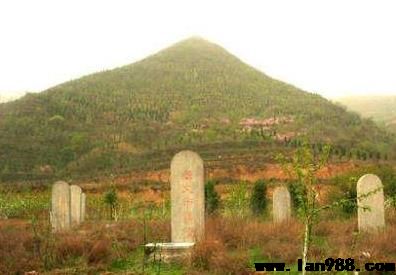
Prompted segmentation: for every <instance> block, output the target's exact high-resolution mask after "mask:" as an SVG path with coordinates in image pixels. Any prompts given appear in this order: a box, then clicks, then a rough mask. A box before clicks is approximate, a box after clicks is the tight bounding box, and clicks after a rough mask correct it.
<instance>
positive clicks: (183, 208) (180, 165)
mask: <svg viewBox="0 0 396 275" xmlns="http://www.w3.org/2000/svg"><path fill="white" fill-rule="evenodd" d="M170 181H171V212H172V214H171V215H172V221H171V226H172V242H177V243H178V242H196V241H197V240H199V239H200V238H202V236H203V234H204V226H205V225H204V223H205V197H204V196H205V195H204V167H203V161H202V159H201V157H200V156H199V155H198V154H197V153H195V152H192V151H181V152H179V153H178V154H176V155H175V156H174V157H173V159H172V162H171V175H170Z"/></svg>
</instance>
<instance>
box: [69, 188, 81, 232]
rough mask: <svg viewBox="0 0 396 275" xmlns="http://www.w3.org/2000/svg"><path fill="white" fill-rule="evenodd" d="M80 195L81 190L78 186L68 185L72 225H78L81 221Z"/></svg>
mask: <svg viewBox="0 0 396 275" xmlns="http://www.w3.org/2000/svg"><path fill="white" fill-rule="evenodd" d="M81 195H82V190H81V187H80V186H77V185H72V186H70V210H71V223H72V225H79V224H80V223H81Z"/></svg>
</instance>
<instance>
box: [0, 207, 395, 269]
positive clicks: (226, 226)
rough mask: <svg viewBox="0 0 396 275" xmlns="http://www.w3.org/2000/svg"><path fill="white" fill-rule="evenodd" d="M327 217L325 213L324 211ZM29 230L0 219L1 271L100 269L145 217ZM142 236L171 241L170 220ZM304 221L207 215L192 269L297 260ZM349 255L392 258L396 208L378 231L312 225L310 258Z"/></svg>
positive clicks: (135, 239) (129, 245) (125, 246)
mask: <svg viewBox="0 0 396 275" xmlns="http://www.w3.org/2000/svg"><path fill="white" fill-rule="evenodd" d="M329 217H330V216H329ZM38 228H39V231H38V232H37V233H38V234H37V235H35V234H33V230H32V228H31V225H30V224H29V223H21V222H13V221H9V222H8V223H7V222H1V226H0V274H18V273H19V274H23V272H27V271H33V270H36V271H40V272H41V271H46V270H64V269H65V268H67V267H71V266H78V267H79V268H89V270H91V271H92V270H93V271H92V272H97V271H105V270H107V268H108V267H109V265H110V264H111V263H112V262H113V260H115V259H124V258H127V257H129V256H130V255H131V253H133V252H134V251H136V250H137V249H138V248H139V246H140V245H142V244H144V243H145V239H144V234H143V233H144V232H143V224H142V222H141V221H137V220H131V221H127V222H119V223H112V224H106V223H99V222H95V223H86V224H84V225H83V226H82V227H81V228H79V229H78V230H73V231H70V232H67V233H62V234H54V235H53V234H50V233H49V232H48V231H46V228H47V227H46V225H45V224H43V225H40V226H38ZM147 228H148V230H147V232H146V233H147V240H146V241H170V222H169V220H156V221H154V220H153V221H149V222H147ZM302 236H303V225H302V224H301V223H300V222H299V221H297V220H291V221H289V222H288V223H284V224H273V223H272V222H271V221H262V220H259V219H254V218H251V217H250V218H245V219H242V218H227V217H220V216H217V217H209V218H207V221H206V234H205V238H204V240H202V242H200V243H198V244H197V245H196V247H195V249H194V253H193V259H192V264H191V266H190V267H189V268H190V271H191V274H208V273H210V274H250V273H251V272H252V271H253V266H252V263H251V262H250V261H251V260H250V253H251V251H252V250H253V249H254V250H255V251H256V252H257V251H259V252H260V254H261V256H262V259H266V260H267V261H282V262H286V263H288V264H294V263H296V260H297V259H298V258H301V248H302ZM328 257H332V258H338V257H340V258H350V257H351V258H354V259H355V260H356V262H357V263H364V262H367V261H368V260H370V261H372V262H394V259H395V258H396V211H394V210H392V211H388V212H387V228H386V229H385V230H384V231H382V232H379V233H378V234H358V233H357V224H356V220H355V219H349V220H337V219H333V220H327V221H326V220H323V221H321V222H319V223H318V224H317V225H316V227H315V230H314V239H313V244H312V246H311V249H310V254H309V258H310V260H318V261H319V260H321V261H322V260H324V259H326V258H328Z"/></svg>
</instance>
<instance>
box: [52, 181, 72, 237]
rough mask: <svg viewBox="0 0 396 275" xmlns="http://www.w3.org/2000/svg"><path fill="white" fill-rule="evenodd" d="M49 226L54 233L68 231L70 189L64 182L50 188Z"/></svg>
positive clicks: (69, 222)
mask: <svg viewBox="0 0 396 275" xmlns="http://www.w3.org/2000/svg"><path fill="white" fill-rule="evenodd" d="M51 224H52V230H53V231H54V232H56V231H62V230H68V229H70V225H71V213H70V187H69V184H67V183H66V182H64V181H58V182H56V183H54V185H53V186H52V198H51Z"/></svg>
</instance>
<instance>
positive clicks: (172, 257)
mask: <svg viewBox="0 0 396 275" xmlns="http://www.w3.org/2000/svg"><path fill="white" fill-rule="evenodd" d="M193 247H194V243H149V244H146V245H145V246H144V253H145V255H146V259H147V260H148V261H155V262H159V261H162V262H165V263H186V262H190V260H191V256H192V251H193Z"/></svg>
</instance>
